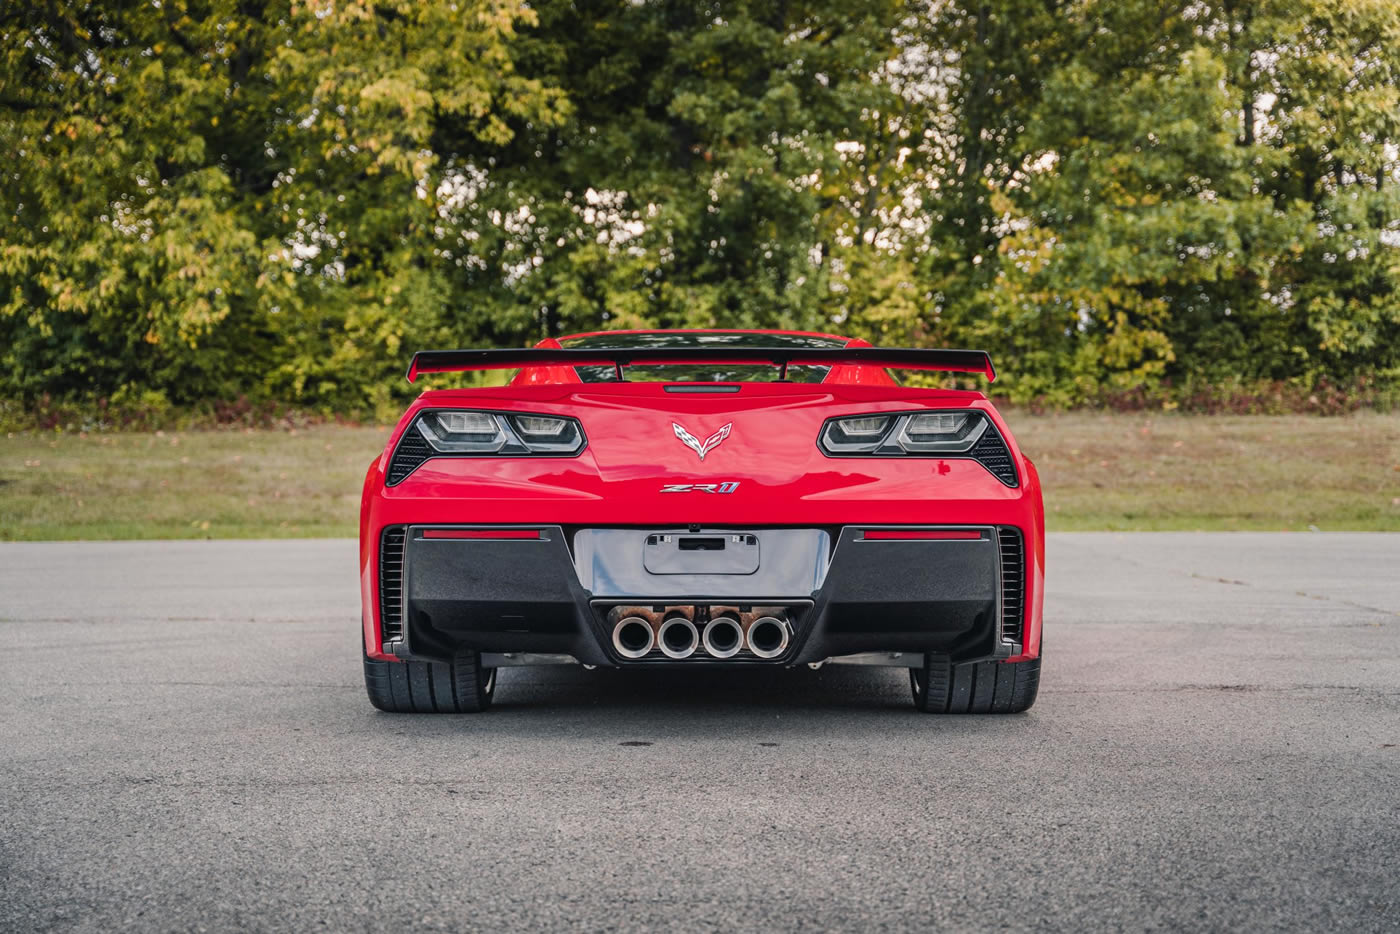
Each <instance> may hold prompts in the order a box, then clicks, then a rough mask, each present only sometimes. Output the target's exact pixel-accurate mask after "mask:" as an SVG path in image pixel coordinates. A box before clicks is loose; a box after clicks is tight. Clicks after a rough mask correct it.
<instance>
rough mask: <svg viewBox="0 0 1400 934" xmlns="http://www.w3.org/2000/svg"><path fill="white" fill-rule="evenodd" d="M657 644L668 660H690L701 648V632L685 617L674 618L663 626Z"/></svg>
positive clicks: (657, 635) (657, 637) (658, 633)
mask: <svg viewBox="0 0 1400 934" xmlns="http://www.w3.org/2000/svg"><path fill="white" fill-rule="evenodd" d="M656 644H657V647H658V648H659V649H661V653H662V654H663V655H665V656H666V657H667V658H689V657H690V656H692V655H694V654H695V650H696V649H697V648H699V646H700V631H699V630H698V629H696V628H695V624H694V623H692V622H691V621H690V620H688V619H686V618H685V617H684V616H672V617H671V618H670V619H668V620H666V622H664V623H662V624H661V629H660V630H659V631H658V632H657V634H656Z"/></svg>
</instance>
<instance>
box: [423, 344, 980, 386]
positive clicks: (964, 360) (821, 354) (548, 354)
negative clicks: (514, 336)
mask: <svg viewBox="0 0 1400 934" xmlns="http://www.w3.org/2000/svg"><path fill="white" fill-rule="evenodd" d="M686 363H690V364H700V365H702V366H703V365H714V366H732V365H757V366H764V365H766V366H775V367H778V368H779V369H780V371H781V372H780V373H779V379H782V378H783V377H785V376H786V375H787V368H788V367H789V366H843V365H844V366H875V367H889V368H892V369H899V370H937V371H941V372H944V373H980V374H982V375H983V376H985V377H987V381H988V382H994V381H995V380H996V378H997V372H996V369H995V368H994V367H993V366H992V358H991V357H989V356H988V355H987V352H986V351H983V350H922V349H914V348H904V347H831V348H826V347H723V346H711V347H656V348H651V349H647V348H633V347H625V348H614V349H607V348H601V347H600V348H596V349H584V348H580V349H575V350H548V349H541V350H535V349H525V350H420V351H418V352H417V353H416V354H414V355H413V362H412V363H410V364H409V367H408V381H409V382H410V383H411V382H413V381H414V380H415V379H416V378H417V377H418V374H420V373H456V372H462V371H466V370H513V369H515V368H517V367H526V366H610V367H613V368H614V369H615V370H617V373H618V378H619V379H620V378H621V377H622V368H623V367H627V366H666V365H672V364H686Z"/></svg>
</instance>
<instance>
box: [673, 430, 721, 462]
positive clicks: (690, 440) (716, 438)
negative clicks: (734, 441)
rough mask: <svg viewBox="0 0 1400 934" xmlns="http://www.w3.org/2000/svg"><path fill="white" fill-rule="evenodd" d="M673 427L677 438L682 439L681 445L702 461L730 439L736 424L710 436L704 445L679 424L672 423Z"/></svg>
mask: <svg viewBox="0 0 1400 934" xmlns="http://www.w3.org/2000/svg"><path fill="white" fill-rule="evenodd" d="M671 427H672V428H674V429H675V430H676V437H677V438H679V439H680V441H681V444H684V445H685V446H686V447H688V448H690V449H691V450H692V451H694V452H695V453H696V454H698V455H700V459H701V460H704V459H705V455H706V454H708V453H710V452H711V451H713V450H714V449H715V448H717V447H719V446H720V444H721V443H723V441H724V439H725V438H728V437H729V432H730V430H731V429H733V427H734V423H733V422H730V423H729V424H727V425H725V426H724V427H723V428H721V429H720V430H719V431H717V432H715V433H714V434H712V435H710V436H709V437H708V438H706V439H705V441H704V443H703V444H702V443H701V441H700V439H699V438H697V437H695V436H694V435H693V434H691V433H690V432H688V431H686V430H685V429H684V428H682V427H681V426H680V424H679V423H677V422H672V423H671Z"/></svg>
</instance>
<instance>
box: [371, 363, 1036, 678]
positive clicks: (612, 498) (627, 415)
mask: <svg viewBox="0 0 1400 934" xmlns="http://www.w3.org/2000/svg"><path fill="white" fill-rule="evenodd" d="M542 346H549V347H558V346H559V345H558V343H557V342H553V341H551V342H548V343H547V345H542ZM561 369H566V370H568V372H567V373H564V372H555V371H558V370H561ZM847 371H854V372H847ZM668 385H673V384H666V383H658V382H637V383H632V382H620V383H581V382H579V381H578V377H577V375H576V374H574V373H573V371H572V369H570V368H560V367H531V368H526V369H524V370H522V371H521V373H520V374H519V375H518V376H517V377H516V379H515V381H514V382H513V383H512V384H511V385H510V386H507V387H501V388H493V389H473V390H438V391H431V392H425V393H423V394H422V395H421V396H420V397H419V398H418V399H417V400H416V401H415V402H414V403H413V404H412V405H411V406H410V407H409V409H408V411H407V412H406V413H405V414H404V416H403V418H402V419H400V421H399V424H398V426H397V427H396V428H395V430H394V432H393V433H392V436H391V437H390V439H389V442H388V444H387V445H386V447H385V451H384V453H383V454H382V455H381V456H380V457H379V458H378V459H377V460H376V461H375V462H374V463H373V464H372V465H371V467H370V470H369V472H368V475H367V476H366V479H365V489H364V504H363V508H362V510H361V526H360V545H361V547H360V570H361V581H362V594H363V598H364V606H365V613H364V628H365V646H366V650H367V651H368V652H369V654H370V656H371V657H374V658H380V659H384V658H389V657H390V656H386V655H384V654H383V653H382V652H381V651H379V647H380V630H379V611H378V605H377V602H376V599H375V592H374V581H375V580H376V575H377V567H376V561H377V548H376V542H377V541H378V534H379V531H380V529H382V528H383V527H384V526H386V525H395V524H415V523H441V524H443V525H454V524H460V525H473V526H493V525H515V526H519V525H530V524H534V523H539V524H550V525H566V526H567V525H577V526H595V527H617V526H639V527H651V526H654V527H658V528H660V527H668V526H679V525H688V524H696V525H700V524H703V525H705V526H709V527H745V526H750V527H761V526H799V527H801V526H815V525H821V526H845V525H857V526H858V525H862V524H872V525H886V526H888V525H910V526H942V525H950V526H951V525H987V524H997V525H1013V526H1016V527H1019V528H1020V529H1021V530H1022V531H1023V534H1024V537H1025V543H1026V548H1025V553H1026V570H1027V572H1028V573H1027V575H1026V578H1027V580H1026V588H1027V591H1028V592H1027V593H1026V599H1025V613H1026V619H1025V629H1024V634H1025V638H1024V643H1023V654H1022V655H1020V656H1017V657H1016V659H1013V660H1020V659H1025V658H1033V657H1036V656H1038V654H1039V647H1040V618H1041V606H1042V602H1043V597H1042V591H1043V581H1044V563H1045V562H1044V510H1043V506H1042V504H1041V493H1040V483H1039V477H1038V475H1037V473H1036V471H1035V469H1034V466H1033V465H1032V464H1031V463H1030V462H1029V461H1028V460H1026V459H1025V458H1024V457H1023V456H1022V455H1021V453H1020V450H1019V449H1018V448H1017V447H1016V443H1015V440H1014V439H1013V438H1012V436H1011V433H1010V431H1009V430H1008V429H1007V427H1006V424H1005V422H1004V421H1003V420H1002V418H1001V416H1000V414H999V413H997V411H996V409H995V408H994V407H993V406H992V405H991V403H990V402H989V401H988V400H987V399H986V398H985V397H984V396H983V395H982V394H981V393H977V392H965V391H951V390H930V389H910V388H902V387H899V386H897V385H895V384H894V382H893V380H891V379H890V377H889V376H888V374H887V373H886V372H885V371H884V370H883V369H879V368H874V367H859V366H836V367H833V368H832V371H831V372H830V373H829V374H828V377H827V381H826V382H823V383H821V384H798V383H780V382H762V383H743V384H740V388H739V390H738V391H737V392H722V393H709V392H704V393H699V392H696V393H678V392H671V391H667V388H666V387H667V386H668ZM691 385H703V384H691ZM425 408H473V409H486V410H495V411H502V412H512V411H518V412H531V413H539V414H544V415H550V414H558V415H569V416H572V417H574V418H576V419H578V420H579V422H580V423H581V425H582V427H583V431H584V434H585V436H586V437H587V446H586V447H585V448H584V450H583V451H582V452H581V453H580V454H579V455H577V456H572V457H438V458H434V459H431V460H428V461H427V462H425V463H423V464H422V466H420V467H419V468H418V469H417V470H415V471H414V472H413V473H412V474H410V475H409V476H408V477H407V479H405V480H403V481H402V482H401V483H399V484H397V485H396V486H393V487H386V486H385V471H386V469H387V465H388V462H389V458H390V456H391V455H392V452H393V451H394V448H395V445H396V444H397V443H398V440H399V437H400V436H401V434H402V433H403V432H404V430H405V429H406V428H407V427H408V426H409V425H410V424H411V423H412V421H413V419H414V417H415V416H416V415H417V414H418V413H419V412H420V411H421V410H423V409H425ZM959 408H973V409H978V410H980V411H983V412H985V413H987V416H988V417H989V418H990V419H991V421H992V422H993V424H994V425H995V426H996V428H997V429H998V430H999V431H1000V432H1001V434H1002V436H1003V437H1004V438H1005V439H1006V441H1007V445H1008V447H1009V448H1010V451H1011V454H1012V457H1013V459H1014V461H1015V463H1016V467H1017V471H1018V474H1019V476H1020V477H1021V483H1020V485H1019V486H1018V487H1015V488H1012V487H1007V486H1005V485H1004V484H1002V483H1001V482H1000V481H999V480H997V479H996V478H995V477H994V476H993V475H992V474H991V473H990V472H989V471H988V470H987V469H986V468H985V467H983V466H982V465H981V464H980V463H978V462H977V461H974V460H970V459H966V458H955V457H949V458H939V457H829V456H826V455H825V454H823V453H822V451H821V450H820V449H819V447H818V446H817V438H818V434H819V432H820V430H821V428H822V425H823V423H824V421H825V420H826V419H827V418H829V417H832V416H839V415H858V414H862V413H876V412H905V411H913V410H919V409H959ZM673 422H675V423H679V424H680V425H682V426H683V427H685V428H686V429H687V430H688V431H689V432H690V433H692V434H693V435H695V436H696V437H699V438H706V437H709V436H710V435H711V434H713V433H715V432H716V431H718V430H719V429H720V428H721V427H722V426H724V425H726V424H729V425H731V426H732V430H731V432H730V434H729V435H728V437H727V438H725V439H724V440H723V442H722V443H721V444H719V445H718V446H717V447H715V448H714V449H713V450H711V451H708V452H707V454H706V456H705V457H704V458H703V460H702V459H701V458H700V457H698V456H697V454H696V452H695V451H694V450H692V449H691V448H689V447H687V446H686V445H685V444H682V443H681V442H680V441H679V440H677V437H676V435H675V433H674V429H673V427H672V423H673ZM726 482H728V483H736V484H737V487H735V488H734V490H733V492H731V493H717V492H702V491H687V492H662V488H663V486H665V485H681V484H686V485H696V484H705V485H711V484H713V485H719V484H721V483H726Z"/></svg>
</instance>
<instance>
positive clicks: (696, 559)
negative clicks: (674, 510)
mask: <svg viewBox="0 0 1400 934" xmlns="http://www.w3.org/2000/svg"><path fill="white" fill-rule="evenodd" d="M758 560H759V544H758V536H757V535H755V534H754V533H752V532H649V533H647V537H646V538H645V539H644V540H643V545H642V566H643V567H644V568H646V570H647V572H648V573H650V574H753V573H754V572H755V571H757V570H758Z"/></svg>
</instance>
